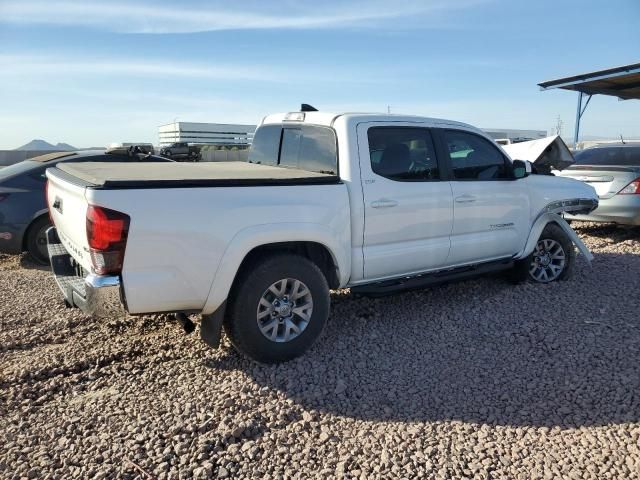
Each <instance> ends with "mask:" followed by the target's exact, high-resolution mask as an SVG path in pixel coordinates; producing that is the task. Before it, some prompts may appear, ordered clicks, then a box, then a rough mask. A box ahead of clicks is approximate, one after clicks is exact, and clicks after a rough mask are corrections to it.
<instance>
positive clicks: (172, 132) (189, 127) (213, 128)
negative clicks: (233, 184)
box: [158, 122, 256, 147]
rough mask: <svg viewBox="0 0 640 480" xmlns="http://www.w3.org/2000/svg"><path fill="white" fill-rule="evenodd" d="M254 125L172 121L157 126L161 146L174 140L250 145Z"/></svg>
mask: <svg viewBox="0 0 640 480" xmlns="http://www.w3.org/2000/svg"><path fill="white" fill-rule="evenodd" d="M255 131H256V126H255V125H239V124H231V123H196V122H173V123H168V124H167V125H160V127H158V137H159V144H160V146H161V147H163V146H165V145H170V144H172V143H175V142H187V143H193V144H196V145H250V144H251V142H252V140H253V133H254V132H255Z"/></svg>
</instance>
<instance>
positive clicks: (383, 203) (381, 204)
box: [371, 198, 398, 208]
mask: <svg viewBox="0 0 640 480" xmlns="http://www.w3.org/2000/svg"><path fill="white" fill-rule="evenodd" d="M396 205H398V202H396V201H395V200H389V199H388V198H381V199H380V200H376V201H375V202H371V206H372V207H373V208H390V207H395V206H396Z"/></svg>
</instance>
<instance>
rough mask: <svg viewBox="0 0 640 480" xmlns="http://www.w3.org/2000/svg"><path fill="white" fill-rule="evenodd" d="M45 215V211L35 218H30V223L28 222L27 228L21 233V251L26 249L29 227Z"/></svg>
mask: <svg viewBox="0 0 640 480" xmlns="http://www.w3.org/2000/svg"><path fill="white" fill-rule="evenodd" d="M46 216H47V214H46V213H43V214H42V215H38V216H37V217H36V218H34V219H33V220H31V223H29V225H27V228H25V229H24V234H23V235H22V251H23V252H26V251H27V239H28V238H29V234H30V233H31V229H32V228H33V226H34V224H35V223H36V222H38V221H40V220H42V219H43V218H45V217H46Z"/></svg>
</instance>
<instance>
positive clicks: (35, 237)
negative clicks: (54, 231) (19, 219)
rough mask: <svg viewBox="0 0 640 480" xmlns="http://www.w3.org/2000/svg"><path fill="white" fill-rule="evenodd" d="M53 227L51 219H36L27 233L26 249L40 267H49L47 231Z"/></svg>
mask: <svg viewBox="0 0 640 480" xmlns="http://www.w3.org/2000/svg"><path fill="white" fill-rule="evenodd" d="M50 226H51V222H50V221H49V217H47V216H46V215H43V216H41V217H39V218H37V219H35V220H34V221H33V222H32V223H31V225H29V228H28V229H27V232H26V233H25V247H26V249H27V252H29V255H30V256H31V259H32V260H33V261H34V262H35V263H37V264H39V265H49V254H48V253H47V236H46V231H47V229H48V228H49V227H50Z"/></svg>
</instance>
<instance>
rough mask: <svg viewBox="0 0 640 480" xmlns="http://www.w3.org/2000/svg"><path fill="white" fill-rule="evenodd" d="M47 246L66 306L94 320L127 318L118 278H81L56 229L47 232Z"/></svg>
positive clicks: (93, 276)
mask: <svg viewBox="0 0 640 480" xmlns="http://www.w3.org/2000/svg"><path fill="white" fill-rule="evenodd" d="M47 245H48V250H49V259H50V260H51V270H52V271H53V275H54V278H55V280H56V283H57V284H58V287H59V288H60V290H61V291H62V295H63V296H64V299H65V302H66V304H67V305H69V306H70V307H75V308H79V309H80V310H82V311H83V312H85V313H87V314H89V315H91V316H94V317H114V316H122V315H124V314H126V310H125V308H124V301H123V300H124V297H123V294H122V288H121V284H120V277H119V276H115V275H96V274H94V273H90V274H88V275H86V276H83V275H81V274H80V273H79V271H81V269H80V268H79V267H78V266H77V265H76V262H75V260H74V259H73V257H72V256H71V255H69V253H68V252H67V251H66V250H65V248H64V247H63V246H62V243H60V239H59V238H58V233H57V231H56V228H55V227H51V228H49V229H48V230H47Z"/></svg>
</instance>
